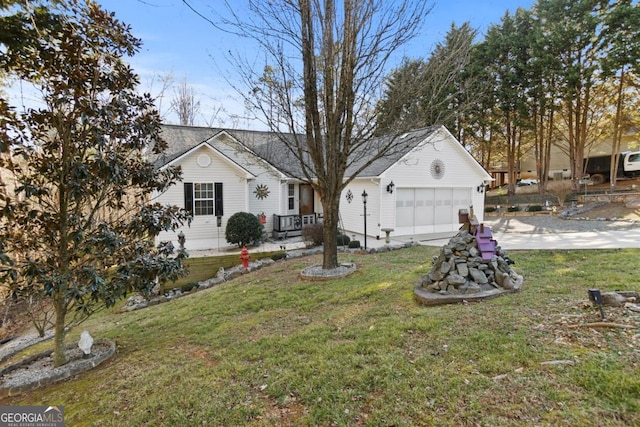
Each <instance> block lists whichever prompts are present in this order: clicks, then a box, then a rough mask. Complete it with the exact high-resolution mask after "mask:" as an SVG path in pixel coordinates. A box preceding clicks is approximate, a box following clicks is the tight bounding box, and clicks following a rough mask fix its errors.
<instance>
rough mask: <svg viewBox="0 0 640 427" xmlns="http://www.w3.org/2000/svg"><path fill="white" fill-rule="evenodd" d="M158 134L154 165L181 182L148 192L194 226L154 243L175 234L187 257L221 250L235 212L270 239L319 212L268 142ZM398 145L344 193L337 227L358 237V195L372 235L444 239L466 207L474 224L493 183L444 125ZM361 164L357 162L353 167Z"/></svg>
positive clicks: (203, 133)
mask: <svg viewBox="0 0 640 427" xmlns="http://www.w3.org/2000/svg"><path fill="white" fill-rule="evenodd" d="M162 137H163V138H164V139H165V140H166V141H167V144H168V149H167V150H166V152H165V154H164V155H163V156H162V157H159V158H157V159H156V160H155V163H156V165H157V167H160V168H162V167H167V166H169V165H173V166H180V167H181V169H182V178H183V181H182V182H181V183H179V184H178V185H174V186H173V187H171V188H170V189H169V190H167V191H166V192H164V193H162V194H158V195H156V201H157V202H159V203H163V204H175V205H179V206H184V207H185V208H186V209H187V210H189V211H190V212H191V213H192V215H193V221H192V223H191V226H190V227H186V226H185V227H183V228H182V229H181V230H178V231H176V232H175V233H173V232H171V233H161V235H160V236H159V240H172V241H173V242H174V244H175V245H177V244H178V243H177V240H178V239H177V235H178V233H179V232H180V231H181V232H183V233H184V235H185V238H186V248H187V249H189V250H204V249H216V248H220V247H225V246H228V243H227V242H226V239H225V226H226V222H227V220H228V218H229V217H230V216H231V215H233V214H234V213H236V212H251V213H254V214H256V215H258V216H261V217H262V218H263V221H264V226H265V229H266V231H267V233H268V234H269V235H271V236H274V237H284V236H294V235H300V231H301V229H302V227H303V226H305V225H306V224H311V223H315V222H319V221H321V217H322V205H321V203H320V199H319V197H318V196H317V195H316V194H315V192H314V190H313V188H312V187H311V185H310V184H308V183H305V182H304V181H302V180H300V179H298V178H295V177H294V175H295V174H292V173H290V172H287V171H291V170H292V166H293V167H295V165H292V160H291V158H290V156H286V155H275V156H274V155H267V153H269V152H271V153H273V152H274V151H273V147H274V146H278V145H282V144H281V143H279V140H278V138H277V137H276V135H274V134H272V133H270V132H261V131H247V130H231V129H220V128H207V127H196V126H178V125H163V126H162ZM394 143H395V141H394ZM397 146H398V147H399V148H398V149H397V150H394V152H393V154H392V155H390V156H387V157H384V158H381V159H378V160H376V161H374V162H373V163H371V164H370V165H369V166H367V167H366V168H365V169H364V170H363V171H362V172H361V173H360V174H359V176H358V177H357V178H356V179H354V180H353V181H352V182H350V183H349V185H348V186H347V187H346V188H345V189H344V192H343V194H342V197H341V201H340V217H341V224H340V228H342V229H343V230H344V231H345V233H347V234H356V233H357V234H363V233H364V219H363V211H364V203H363V199H362V193H363V192H366V193H367V216H366V227H367V235H368V236H369V237H371V238H383V237H384V236H385V231H384V230H387V229H390V230H393V231H391V235H392V236H394V237H398V236H402V237H404V238H406V239H409V238H410V237H411V236H416V235H452V234H454V233H455V231H457V230H458V229H459V227H460V225H459V221H458V210H459V209H469V208H470V207H471V206H473V207H474V212H475V215H476V217H478V219H479V220H480V221H482V215H483V211H484V189H485V183H487V182H488V181H490V180H491V176H490V175H489V174H488V173H487V172H486V171H485V170H484V169H483V168H482V167H481V166H480V164H479V163H478V162H477V161H476V160H475V159H474V158H473V157H472V156H471V155H470V154H469V153H468V152H467V150H465V149H464V147H463V146H462V145H461V144H460V143H459V142H458V141H457V140H456V139H455V137H453V135H451V133H450V132H449V131H448V130H447V129H446V128H444V127H442V126H439V127H429V128H424V129H418V130H415V131H411V132H407V133H406V134H403V135H400V136H399V137H397ZM366 160H367V158H366V155H365V156H362V158H361V159H359V160H358V161H359V162H362V161H366ZM358 164H359V163H358V162H354V164H352V165H351V166H350V169H348V170H347V174H349V172H350V170H355V169H354V168H357V167H358ZM298 176H299V175H298Z"/></svg>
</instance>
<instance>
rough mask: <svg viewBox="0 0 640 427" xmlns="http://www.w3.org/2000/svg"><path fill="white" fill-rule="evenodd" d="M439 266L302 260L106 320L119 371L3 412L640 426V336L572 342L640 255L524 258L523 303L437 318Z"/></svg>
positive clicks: (127, 418) (213, 420)
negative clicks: (324, 275) (309, 270)
mask: <svg viewBox="0 0 640 427" xmlns="http://www.w3.org/2000/svg"><path fill="white" fill-rule="evenodd" d="M435 251H436V249H433V248H426V247H415V248H410V249H404V250H401V251H395V252H388V253H382V254H376V255H355V254H354V255H352V254H350V255H346V254H345V255H341V257H343V258H342V259H341V260H342V261H353V262H356V264H357V266H358V271H357V272H356V273H354V274H353V275H351V276H348V277H347V278H344V279H340V280H332V281H325V282H310V281H303V280H300V279H299V277H298V273H299V271H300V270H301V269H302V268H304V267H306V266H309V265H312V264H317V263H319V262H320V261H321V259H320V258H319V257H317V256H314V257H308V258H299V259H293V260H289V261H285V262H279V263H276V264H274V265H272V266H270V267H266V268H263V269H262V270H260V271H257V272H255V273H251V274H247V275H243V276H242V277H240V278H238V279H236V280H234V281H232V282H227V283H225V284H223V285H220V286H217V287H214V288H211V289H208V290H206V291H201V292H198V293H196V294H194V295H191V296H187V297H184V298H180V299H178V300H175V301H173V302H171V303H167V304H162V305H159V306H154V307H150V308H148V309H144V310H139V311H135V312H131V313H126V314H121V313H116V311H115V310H114V311H109V312H103V313H100V314H99V315H97V316H95V317H93V318H91V319H90V320H89V321H87V322H86V323H85V324H84V325H83V326H82V328H83V329H88V330H89V331H90V332H91V333H92V335H93V336H94V337H97V338H99V337H108V338H111V339H114V340H115V341H116V343H117V345H118V354H117V355H116V357H115V358H113V359H112V360H110V361H109V362H106V363H105V364H104V365H102V366H100V367H98V368H96V369H94V370H92V371H89V372H87V373H84V374H82V375H80V376H77V377H76V378H73V379H71V380H68V381H65V382H62V383H58V384H55V385H52V386H49V387H46V388H44V389H41V390H38V391H35V392H32V393H30V394H27V395H23V396H18V397H13V398H8V399H4V400H3V401H0V404H2V405H27V404H30V405H31V404H42V405H64V406H65V416H66V420H67V424H68V425H73V426H85V425H86V426H89V425H91V426H93V425H95V426H122V425H127V426H195V425H206V426H221V425H225V426H240V425H242V426H244V425H248V426H271V425H290V426H301V425H302V426H304V425H309V426H314V425H327V426H328V425H344V426H351V425H369V426H380V425H395V426H417V425H427V426H429V425H438V426H464V425H469V426H476V425H478V426H480V425H482V426H489V425H491V426H503V425H504V426H529V425H572V426H574V425H575V426H577V425H580V426H623V425H629V426H631V425H639V424H640V403H639V398H640V375H639V373H640V350H639V347H638V345H639V344H638V340H637V338H638V337H637V336H635V337H634V335H637V334H638V329H633V330H622V329H606V330H598V331H594V330H593V329H589V328H568V327H567V326H568V325H569V324H572V323H576V322H588V321H597V320H599V315H598V313H597V311H596V310H594V309H593V308H592V307H589V306H585V305H584V304H580V301H582V300H585V299H586V298H587V289H589V288H593V287H599V288H600V289H601V290H603V291H605V290H614V289H625V290H635V291H640V281H639V279H638V275H637V271H636V270H637V269H636V268H634V267H633V266H636V265H638V261H639V259H640V251H638V250H622V251H615V250H610V251H522V252H516V251H513V252H511V253H510V254H509V255H510V256H511V257H512V258H513V259H514V260H515V261H516V262H517V264H516V265H515V266H514V268H515V269H516V271H518V272H519V273H520V274H523V275H524V276H525V284H524V288H523V291H522V292H521V293H518V294H511V295H506V296H502V297H500V298H496V299H492V300H487V301H484V302H480V303H471V304H460V305H450V306H439V307H425V306H422V305H419V304H418V303H416V302H415V300H414V299H413V287H414V284H415V282H416V280H417V279H418V278H419V277H420V276H421V275H424V274H426V273H427V272H428V270H429V267H430V265H429V264H430V259H431V256H432V255H433V254H434V253H435ZM609 311H611V310H609ZM620 313H622V312H620ZM629 316H633V314H629ZM635 316H636V317H635V319H627V320H629V321H634V322H635V324H636V325H638V324H640V319H639V318H638V316H637V314H636V315H635ZM74 333H75V334H76V335H77V333H79V331H74ZM564 359H571V360H574V361H575V362H576V363H575V365H572V366H571V365H557V366H548V365H541V362H544V361H551V360H564Z"/></svg>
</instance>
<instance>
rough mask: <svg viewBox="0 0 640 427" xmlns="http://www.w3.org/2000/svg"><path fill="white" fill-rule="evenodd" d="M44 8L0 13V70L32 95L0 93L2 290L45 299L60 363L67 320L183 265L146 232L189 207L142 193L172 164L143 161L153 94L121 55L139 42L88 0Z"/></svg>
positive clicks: (170, 173)
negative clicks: (21, 105) (9, 98)
mask: <svg viewBox="0 0 640 427" xmlns="http://www.w3.org/2000/svg"><path fill="white" fill-rule="evenodd" d="M3 4H4V3H3ZM43 4H44V5H45V6H39V5H38V3H37V2H24V3H22V2H16V4H15V5H13V6H12V7H10V8H6V9H0V10H1V11H2V12H3V13H2V15H0V28H3V29H7V31H2V32H0V46H1V49H0V52H1V54H0V67H1V68H2V69H3V70H5V71H6V73H7V75H9V76H12V77H14V78H17V79H20V80H22V81H24V82H28V83H30V84H32V85H33V86H34V87H35V88H36V89H37V90H39V92H40V98H41V104H40V106H39V107H38V108H34V109H28V110H26V111H24V112H19V113H18V112H16V111H15V110H12V109H11V108H10V106H8V102H6V100H2V104H1V105H3V106H4V108H2V109H0V113H1V114H2V116H1V117H0V121H1V122H2V123H3V126H2V129H1V130H0V141H2V147H3V148H4V149H5V153H4V155H3V156H4V157H3V163H2V164H1V165H0V166H2V167H4V169H5V172H8V175H7V174H5V176H9V177H10V180H11V181H12V183H11V185H10V186H9V185H7V186H6V188H4V197H3V198H2V199H1V201H2V203H3V205H2V210H1V211H0V212H2V218H0V233H1V234H2V235H1V236H0V237H1V238H0V241H2V242H4V247H3V248H2V249H3V251H2V252H3V259H2V261H3V263H4V265H5V268H4V270H3V272H4V273H5V274H4V280H5V282H7V283H8V286H9V287H10V289H11V291H12V293H13V295H15V296H20V295H39V296H41V297H43V298H45V299H47V300H48V301H50V303H51V307H52V308H53V311H54V316H53V322H54V325H55V326H54V333H55V336H54V342H55V347H54V359H55V365H56V366H60V365H62V364H64V363H66V360H65V353H64V336H65V331H66V330H67V329H68V327H69V326H70V325H72V324H76V323H77V322H79V321H81V320H84V319H85V318H86V317H87V316H89V315H91V314H92V313H94V312H95V311H96V310H97V309H98V308H100V307H103V306H105V305H106V306H110V305H113V304H114V303H115V302H116V301H117V300H118V299H119V298H120V297H122V296H123V295H125V294H126V293H127V292H132V291H138V292H143V293H148V292H150V291H151V289H152V288H153V287H154V286H155V285H156V284H157V283H158V281H160V282H162V281H166V280H173V279H175V278H177V277H178V276H179V275H180V274H181V273H182V264H181V260H182V258H183V257H184V256H185V254H184V253H178V254H174V250H173V247H172V246H171V244H170V243H160V244H159V245H156V244H155V237H156V236H157V235H158V234H159V232H160V231H162V230H175V229H176V228H178V227H179V226H180V225H182V224H183V223H184V222H185V221H187V220H188V215H187V214H186V213H185V212H184V211H182V210H180V209H179V208H177V207H175V206H161V205H159V204H155V203H153V201H152V196H153V194H154V193H157V192H162V191H164V190H166V189H167V188H168V187H169V186H170V185H172V184H173V183H174V182H175V181H176V180H178V179H179V177H180V171H179V170H175V169H171V168H169V169H163V170H158V169H156V168H154V166H153V165H152V164H151V163H150V162H149V161H148V160H147V159H148V158H149V157H152V156H154V155H158V154H160V153H161V152H162V151H163V149H164V148H165V143H164V142H163V141H162V140H161V139H160V136H159V126H160V118H159V116H158V113H157V111H156V110H155V108H154V107H153V100H152V99H151V98H150V96H148V95H144V96H141V95H138V94H137V92H136V90H135V89H136V85H137V84H138V77H137V76H136V75H135V74H134V73H133V71H132V70H131V68H130V67H129V66H128V65H126V64H125V62H124V61H123V57H124V56H129V55H132V54H134V53H135V52H136V51H137V50H138V48H139V46H140V41H139V40H138V39H136V38H134V37H133V36H132V35H131V34H130V30H129V27H128V26H126V25H124V24H123V23H121V22H119V21H118V20H117V19H116V18H115V17H114V16H113V14H110V13H108V12H106V11H104V10H102V9H101V8H100V7H99V6H98V5H97V4H96V3H93V2H91V1H88V2H84V1H82V2H78V1H74V0H68V1H61V2H56V3H54V5H53V6H52V4H51V3H49V2H44V3H43ZM5 180H8V179H7V178H5Z"/></svg>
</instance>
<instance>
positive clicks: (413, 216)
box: [396, 188, 471, 235]
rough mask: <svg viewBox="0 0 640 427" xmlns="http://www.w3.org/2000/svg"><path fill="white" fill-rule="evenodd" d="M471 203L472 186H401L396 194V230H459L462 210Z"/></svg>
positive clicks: (420, 232) (427, 231)
mask: <svg viewBox="0 0 640 427" xmlns="http://www.w3.org/2000/svg"><path fill="white" fill-rule="evenodd" d="M470 203H471V194H470V189H468V188H400V189H398V190H397V195H396V233H398V234H399V235H411V234H429V233H439V232H449V231H455V230H457V229H458V209H468V208H469V205H470Z"/></svg>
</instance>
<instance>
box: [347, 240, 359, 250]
mask: <svg viewBox="0 0 640 427" xmlns="http://www.w3.org/2000/svg"><path fill="white" fill-rule="evenodd" d="M349 248H351V249H358V248H360V240H352V241H350V242H349Z"/></svg>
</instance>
